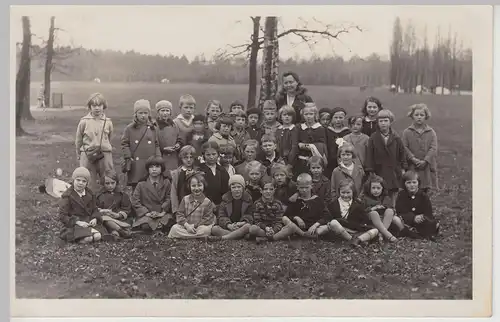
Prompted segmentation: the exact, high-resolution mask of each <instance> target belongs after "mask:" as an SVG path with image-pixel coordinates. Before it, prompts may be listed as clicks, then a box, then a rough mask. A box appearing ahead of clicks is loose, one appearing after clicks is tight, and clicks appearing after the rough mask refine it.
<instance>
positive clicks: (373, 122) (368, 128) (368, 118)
mask: <svg viewBox="0 0 500 322" xmlns="http://www.w3.org/2000/svg"><path fill="white" fill-rule="evenodd" d="M382 109H383V106H382V102H380V100H379V99H378V98H376V97H373V96H371V97H368V98H367V99H366V100H365V103H364V104H363V108H361V113H362V114H363V116H364V119H363V129H362V130H361V132H363V133H364V134H366V135H367V136H369V137H370V136H371V135H372V134H373V133H375V131H377V114H378V112H380V111H381V110H382Z"/></svg>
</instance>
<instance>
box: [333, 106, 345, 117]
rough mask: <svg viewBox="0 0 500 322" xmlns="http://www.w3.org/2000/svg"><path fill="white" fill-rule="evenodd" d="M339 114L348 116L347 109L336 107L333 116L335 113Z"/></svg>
mask: <svg viewBox="0 0 500 322" xmlns="http://www.w3.org/2000/svg"><path fill="white" fill-rule="evenodd" d="M337 112H342V113H344V115H347V112H346V110H345V109H343V108H342V107H338V106H337V107H335V108H334V109H333V110H332V115H335V113H337Z"/></svg>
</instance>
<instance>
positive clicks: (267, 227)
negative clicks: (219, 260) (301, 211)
mask: <svg viewBox="0 0 500 322" xmlns="http://www.w3.org/2000/svg"><path fill="white" fill-rule="evenodd" d="M261 188H262V198H260V199H259V200H257V201H256V202H255V212H254V215H253V218H254V225H252V226H251V227H250V236H251V237H256V238H255V239H256V241H257V243H260V242H263V241H267V240H269V241H272V240H283V239H287V238H288V237H289V236H291V235H293V234H300V233H301V230H300V229H299V228H298V227H297V226H296V225H295V224H294V223H292V222H290V223H288V224H287V225H283V223H282V220H283V214H284V212H285V208H284V206H283V204H282V203H281V202H280V201H279V200H277V199H276V198H274V192H275V187H274V183H273V181H272V179H270V178H265V179H263V180H262V183H261Z"/></svg>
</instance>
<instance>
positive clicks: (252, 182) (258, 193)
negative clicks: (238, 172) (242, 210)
mask: <svg viewBox="0 0 500 322" xmlns="http://www.w3.org/2000/svg"><path fill="white" fill-rule="evenodd" d="M246 173H248V181H247V183H246V189H247V191H248V193H249V194H250V196H252V200H254V201H256V200H259V199H260V198H261V197H262V188H261V182H262V179H263V178H265V177H266V176H265V174H266V167H265V166H263V165H262V163H260V162H259V161H250V162H249V163H248V164H247V165H246Z"/></svg>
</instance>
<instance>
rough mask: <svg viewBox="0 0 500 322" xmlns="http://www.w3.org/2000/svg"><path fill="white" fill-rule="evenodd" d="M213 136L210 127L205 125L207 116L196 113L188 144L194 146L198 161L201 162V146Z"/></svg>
mask: <svg viewBox="0 0 500 322" xmlns="http://www.w3.org/2000/svg"><path fill="white" fill-rule="evenodd" d="M211 136H212V134H211V132H210V130H209V129H207V128H206V127H205V117H204V116H203V115H201V114H196V115H195V116H194V118H193V131H191V132H190V133H189V134H188V136H187V144H188V145H191V146H192V147H194V149H195V150H196V163H197V164H200V162H201V160H202V157H201V154H202V153H201V147H202V145H203V143H205V142H207V141H208V139H210V137H211Z"/></svg>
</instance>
